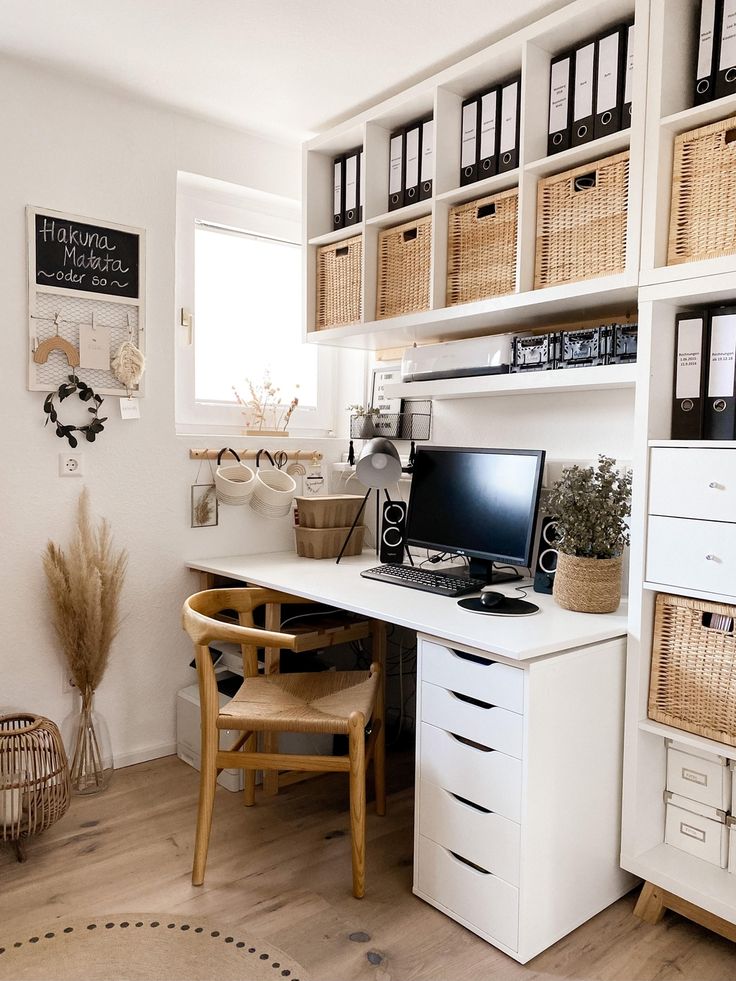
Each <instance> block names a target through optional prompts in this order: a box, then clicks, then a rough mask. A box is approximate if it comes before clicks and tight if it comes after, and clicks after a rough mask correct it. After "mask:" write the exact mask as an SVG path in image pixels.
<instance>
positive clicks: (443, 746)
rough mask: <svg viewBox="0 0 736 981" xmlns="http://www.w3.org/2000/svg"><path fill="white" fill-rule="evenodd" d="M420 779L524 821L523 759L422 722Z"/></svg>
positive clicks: (501, 813)
mask: <svg viewBox="0 0 736 981" xmlns="http://www.w3.org/2000/svg"><path fill="white" fill-rule="evenodd" d="M420 739H421V750H420V761H419V765H420V777H421V779H422V780H429V781H430V782H431V783H434V784H436V785H437V786H438V787H442V788H444V789H445V790H449V791H450V792H451V793H453V794H457V795H458V796H459V797H464V798H465V799H466V800H472V801H473V803H474V804H480V806H481V807H487V808H488V810H489V811H495V812H496V813H497V814H500V815H501V816H502V817H506V818H509V819H510V820H512V821H520V820H521V760H517V759H515V758H514V757H513V756H507V755H506V753H499V752H498V751H497V750H490V749H488V750H485V749H479V748H476V747H475V746H469V745H467V744H466V743H463V742H460V741H459V740H458V739H456V738H455V737H454V736H453V735H451V734H450V733H449V732H445V731H444V729H437V728H435V726H431V725H428V724H427V723H426V722H422V723H421V734H420Z"/></svg>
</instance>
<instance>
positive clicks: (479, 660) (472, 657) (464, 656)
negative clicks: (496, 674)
mask: <svg viewBox="0 0 736 981" xmlns="http://www.w3.org/2000/svg"><path fill="white" fill-rule="evenodd" d="M452 653H453V654H454V655H455V657H459V658H460V660H461V661H472V662H473V664H480V666H481V667H483V668H490V666H491V665H492V664H494V663H495V662H494V661H487V660H486V659H485V658H484V657H478V655H477V654H468V653H467V652H466V651H456V650H455V649H454V648H453V650H452Z"/></svg>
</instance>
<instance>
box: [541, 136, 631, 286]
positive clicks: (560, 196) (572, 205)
mask: <svg viewBox="0 0 736 981" xmlns="http://www.w3.org/2000/svg"><path fill="white" fill-rule="evenodd" d="M628 201H629V153H628V150H627V151H626V152H625V153H617V154H616V155H615V156H613V157H606V158H605V159H604V160H598V161H597V162H595V163H590V164H583V166H581V167H576V168H575V169H574V170H568V171H566V172H565V173H562V174H555V175H554V176H552V177H543V178H542V179H541V180H540V181H539V186H538V188H537V251H536V259H535V268H534V288H535V289H541V288H542V287H544V286H554V285H556V284H559V283H574V282H578V281H579V280H583V279H595V278H596V277H598V276H612V275H614V274H615V273H621V272H623V271H624V269H625V268H626V221H627V212H628Z"/></svg>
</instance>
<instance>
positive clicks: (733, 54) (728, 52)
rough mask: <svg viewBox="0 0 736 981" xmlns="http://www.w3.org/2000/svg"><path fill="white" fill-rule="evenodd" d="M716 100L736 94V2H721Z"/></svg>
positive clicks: (722, 0) (734, 0) (733, 0)
mask: <svg viewBox="0 0 736 981" xmlns="http://www.w3.org/2000/svg"><path fill="white" fill-rule="evenodd" d="M721 2H722V8H721V11H722V13H721V23H720V28H719V31H718V37H719V38H720V42H719V45H718V71H717V73H716V93H715V94H716V99H722V98H723V97H724V96H725V95H730V94H731V93H732V92H736V0H721Z"/></svg>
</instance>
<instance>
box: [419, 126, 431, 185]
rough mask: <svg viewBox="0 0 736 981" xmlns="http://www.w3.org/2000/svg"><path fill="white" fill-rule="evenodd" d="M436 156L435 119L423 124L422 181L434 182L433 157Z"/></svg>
mask: <svg viewBox="0 0 736 981" xmlns="http://www.w3.org/2000/svg"><path fill="white" fill-rule="evenodd" d="M433 154H434V119H428V120H427V122H426V123H422V176H421V180H422V182H424V181H431V180H432V156H433Z"/></svg>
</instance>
